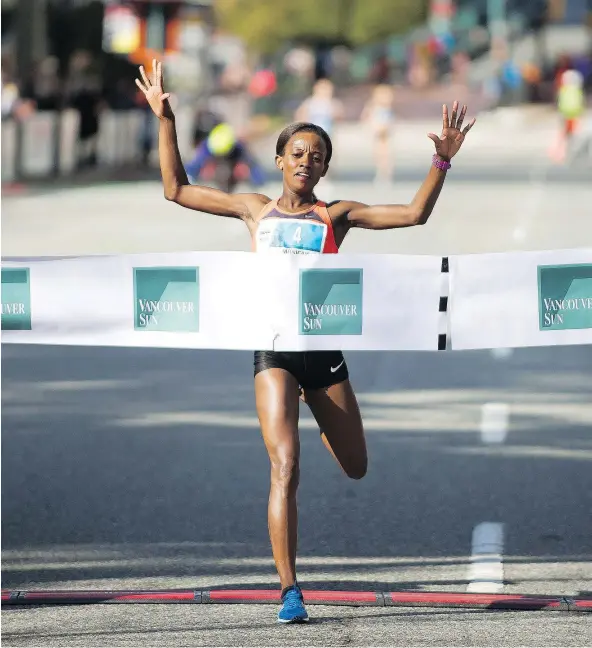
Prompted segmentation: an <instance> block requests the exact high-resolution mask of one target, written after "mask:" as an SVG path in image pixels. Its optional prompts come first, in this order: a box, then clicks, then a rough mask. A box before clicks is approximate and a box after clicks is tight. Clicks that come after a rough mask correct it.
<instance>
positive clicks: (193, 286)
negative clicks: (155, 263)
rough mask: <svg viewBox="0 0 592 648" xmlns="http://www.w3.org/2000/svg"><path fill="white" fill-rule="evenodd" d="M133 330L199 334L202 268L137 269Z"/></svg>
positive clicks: (135, 275) (135, 273) (135, 274)
mask: <svg viewBox="0 0 592 648" xmlns="http://www.w3.org/2000/svg"><path fill="white" fill-rule="evenodd" d="M134 329H135V330H136V331H169V332H175V333H189V332H192V333H197V332H199V268H189V267H168V268H134Z"/></svg>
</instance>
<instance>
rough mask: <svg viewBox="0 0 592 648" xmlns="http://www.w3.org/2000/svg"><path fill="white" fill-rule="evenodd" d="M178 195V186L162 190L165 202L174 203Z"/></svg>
mask: <svg viewBox="0 0 592 648" xmlns="http://www.w3.org/2000/svg"><path fill="white" fill-rule="evenodd" d="M178 195H179V187H178V186H176V185H174V186H172V187H165V188H164V197H165V200H171V201H175V200H176V199H177V196H178Z"/></svg>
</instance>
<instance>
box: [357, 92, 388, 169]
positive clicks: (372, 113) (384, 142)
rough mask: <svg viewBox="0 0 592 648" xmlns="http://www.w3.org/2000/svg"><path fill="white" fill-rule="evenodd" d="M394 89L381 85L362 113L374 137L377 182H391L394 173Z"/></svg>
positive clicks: (363, 119)
mask: <svg viewBox="0 0 592 648" xmlns="http://www.w3.org/2000/svg"><path fill="white" fill-rule="evenodd" d="M393 99H394V95H393V89H392V88H391V86H389V85H385V84H381V85H378V86H376V87H375V88H374V92H373V93H372V96H371V97H370V99H369V101H368V102H367V103H366V105H365V106H364V109H363V111H362V121H363V122H364V123H366V124H367V125H368V126H369V127H370V129H371V131H372V135H373V137H374V160H375V165H376V175H375V181H376V182H381V181H386V180H390V179H391V176H392V172H393V162H392V157H391V150H390V149H391V134H392V127H393V123H394V119H395V115H394V111H393Z"/></svg>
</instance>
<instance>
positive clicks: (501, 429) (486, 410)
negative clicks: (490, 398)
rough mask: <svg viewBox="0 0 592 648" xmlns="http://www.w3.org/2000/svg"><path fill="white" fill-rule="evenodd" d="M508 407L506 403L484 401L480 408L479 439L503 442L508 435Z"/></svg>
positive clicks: (488, 441) (487, 441)
mask: <svg viewBox="0 0 592 648" xmlns="http://www.w3.org/2000/svg"><path fill="white" fill-rule="evenodd" d="M509 414H510V408H509V406H508V404H507V403H485V404H484V405H483V407H482V408H481V440H482V441H483V443H503V442H504V441H505V439H506V436H507V435H508V419H509Z"/></svg>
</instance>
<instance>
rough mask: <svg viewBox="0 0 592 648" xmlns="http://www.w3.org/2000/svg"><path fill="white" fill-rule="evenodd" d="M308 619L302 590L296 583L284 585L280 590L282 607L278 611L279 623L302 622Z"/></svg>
mask: <svg viewBox="0 0 592 648" xmlns="http://www.w3.org/2000/svg"><path fill="white" fill-rule="evenodd" d="M304 621H308V614H307V613H306V609H305V608H304V599H303V598H302V590H301V589H300V588H299V587H298V585H292V586H291V587H286V589H284V591H283V592H282V607H281V609H280V611H279V612H278V622H279V623H303V622H304Z"/></svg>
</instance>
